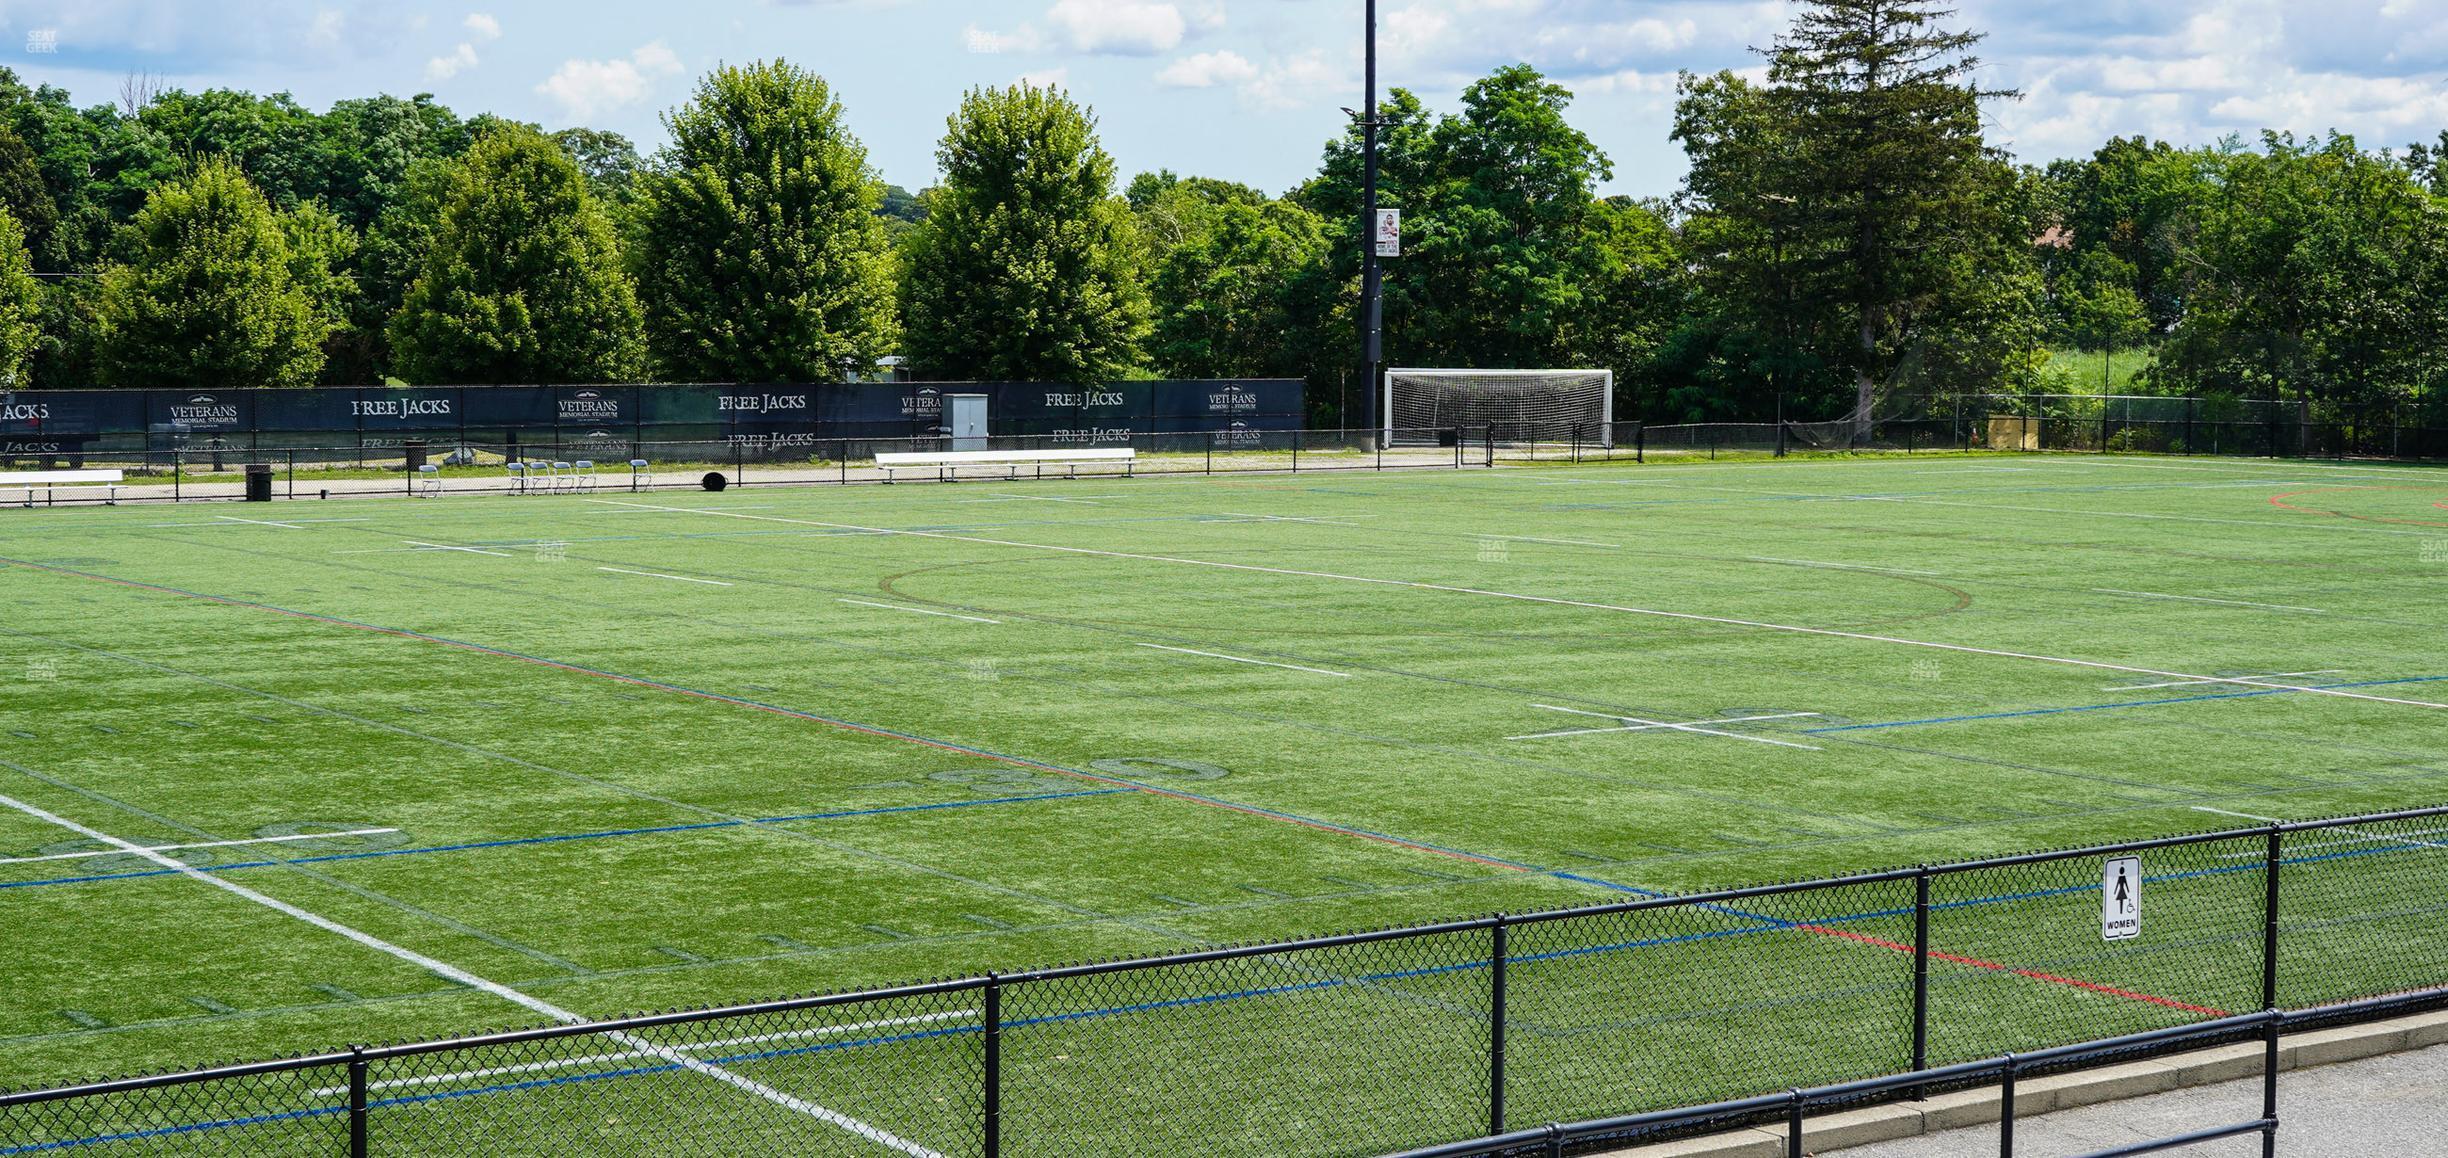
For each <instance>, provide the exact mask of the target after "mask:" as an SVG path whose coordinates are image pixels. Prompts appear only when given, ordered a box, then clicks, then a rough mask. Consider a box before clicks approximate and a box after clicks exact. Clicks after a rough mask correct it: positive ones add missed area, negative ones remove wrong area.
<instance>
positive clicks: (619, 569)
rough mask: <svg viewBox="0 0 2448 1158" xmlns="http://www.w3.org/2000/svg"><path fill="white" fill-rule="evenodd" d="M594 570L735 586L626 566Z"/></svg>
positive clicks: (685, 581)
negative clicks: (631, 568)
mask: <svg viewBox="0 0 2448 1158" xmlns="http://www.w3.org/2000/svg"><path fill="white" fill-rule="evenodd" d="M596 570H598V571H610V572H611V573H613V574H615V575H637V576H641V577H643V578H647V579H669V580H671V581H672V582H674V583H703V584H705V585H706V586H708V587H731V586H736V585H735V584H731V583H725V582H723V581H722V580H720V579H692V578H690V577H688V576H686V575H666V574H664V573H662V572H660V571H632V570H630V569H628V568H626V567H597V568H596Z"/></svg>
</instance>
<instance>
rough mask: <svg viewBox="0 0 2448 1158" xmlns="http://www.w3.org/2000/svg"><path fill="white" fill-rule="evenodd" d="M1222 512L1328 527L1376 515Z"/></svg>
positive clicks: (1260, 520)
mask: <svg viewBox="0 0 2448 1158" xmlns="http://www.w3.org/2000/svg"><path fill="white" fill-rule="evenodd" d="M1224 513H1225V514H1227V515H1230V516H1232V517H1233V518H1236V519H1248V520H1250V521H1252V522H1259V523H1323V524H1325V525H1327V526H1330V527H1341V526H1347V525H1349V523H1348V520H1351V519H1373V518H1376V517H1377V516H1375V515H1331V516H1327V517H1324V518H1306V519H1305V518H1297V517H1294V516H1292V515H1253V514H1249V513H1247V512H1244V511H1226V512H1224Z"/></svg>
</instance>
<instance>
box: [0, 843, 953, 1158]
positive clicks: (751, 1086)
mask: <svg viewBox="0 0 2448 1158" xmlns="http://www.w3.org/2000/svg"><path fill="white" fill-rule="evenodd" d="M0 806H6V807H8V808H13V809H16V810H17V811H19V812H22V813H24V814H26V815H27V816H31V817H33V818H34V819H36V820H40V821H43V822H45V823H48V824H53V825H57V826H58V827H60V828H64V829H67V830H68V831H70V832H73V833H76V834H77V835H79V836H82V837H86V838H88V839H91V840H98V841H101V842H102V843H104V844H108V845H114V846H116V847H117V848H118V849H119V850H120V851H121V852H126V853H132V854H134V855H136V856H140V857H143V858H145V859H146V860H149V861H152V862H154V863H155V864H158V865H160V866H162V867H163V868H166V869H169V870H171V871H173V872H176V873H178V874H179V875H181V876H184V877H187V878H189V879H191V880H194V881H197V882H199V883H202V884H206V885H210V886H212V887H213V888H216V889H220V890H222V891H223V892H226V893H229V894H231V895H233V896H236V897H238V898H240V899H242V900H247V901H252V902H254V903H255V904H258V905H262V906H263V907H265V908H267V909H270V910H272V911H273V912H276V913H279V914H281V915H283V916H287V917H293V918H296V919H297V920H300V921H304V922H305V923H307V924H309V925H312V926H314V927H315V928H318V929H321V930H323V931H324V932H326V933H331V934H334V935H337V936H340V937H345V938H347V939H348V940H351V941H354V942H356V943H357V944H359V945H362V946H365V947H366V948H368V949H372V950H374V951H375V952H377V953H382V954H385V955H387V956H391V957H395V958H397V959H399V960H401V961H405V962H407V963H409V964H411V965H414V966H416V967H418V968H420V969H423V970H425V971H426V972H428V973H432V974H433V975H435V976H437V977H440V978H442V979H444V980H446V981H452V982H456V983H458V984H460V985H464V986H467V987H468V988H470V989H476V990H480V991H482V992H485V993H489V994H492V995H493V996H495V997H498V998H500V999H502V1000H504V1001H507V1002H509V1003H511V1004H512V1005H516V1006H519V1007H520V1008H522V1009H526V1010H528V1011H530V1012H533V1013H539V1014H542V1015H543V1016H545V1017H548V1018H551V1019H552V1020H554V1021H557V1022H560V1023H562V1024H564V1025H585V1024H587V1023H588V1019H587V1018H585V1017H583V1016H580V1015H579V1014H576V1013H572V1012H570V1011H569V1010H566V1009H563V1008H561V1007H560V1006H558V1005H554V1004H553V1003H551V1002H549V1001H546V1000H544V999H542V998H540V997H532V996H529V995H527V994H525V993H521V992H519V991H518V990H516V989H512V988H510V987H509V986H507V985H503V984H501V983H500V982H497V981H490V980H487V979H485V978H483V977H479V976H477V975H476V974H473V973H470V972H468V971H467V970H465V969H461V968H459V967H458V966H456V965H452V964H449V963H448V962H444V961H439V960H436V959H434V958H432V957H428V956H426V955H424V954H423V953H419V952H417V951H416V950H414V949H409V948H405V947H403V946H399V945H394V944H392V943H391V942H389V941H385V940H383V939H382V938H380V937H377V936H374V935H373V934H371V933H366V932H361V931H359V930H357V929H353V928H350V927H349V926H347V925H343V924H341V923H340V922H338V921H335V920H332V919H331V918H329V917H325V916H322V915H320V914H317V913H312V912H308V911H307V910H305V909H301V908H299V907H297V906H296V905H293V904H290V903H289V902H287V901H283V900H278V899H275V898H273V897H270V896H266V895H265V894H263V893H259V892H256V891H255V890H253V889H250V888H248V887H246V886H245V885H242V884H239V883H238V882H236V881H233V880H229V879H227V878H225V877H221V876H217V875H215V874H212V873H208V872H203V871H201V870H199V869H197V868H195V867H194V866H192V865H189V864H187V863H185V862H183V861H178V860H173V859H171V858H170V857H166V856H163V855H162V854H160V853H158V852H155V851H153V850H151V849H148V848H146V847H144V846H143V845H140V844H135V843H132V842H129V841H125V840H121V839H119V838H118V837H115V836H112V835H110V834H109V833H106V832H103V831H101V830H100V829H95V828H88V827H86V826H84V825H82V824H78V823H77V822H75V821H73V820H70V819H68V818H67V817H64V816H60V815H57V814H56V813H51V812H46V811H44V810H43V809H41V808H38V807H36V806H34V805H31V804H28V803H26V802H24V801H22V800H18V799H16V798H14V797H10V796H5V795H0ZM604 1036H605V1037H607V1038H610V1039H611V1040H613V1041H616V1042H619V1043H620V1044H622V1045H625V1046H628V1047H629V1048H631V1049H634V1050H636V1051H638V1052H640V1053H642V1054H645V1055H647V1056H649V1057H653V1058H656V1059H658V1060H660V1061H665V1062H670V1063H672V1064H674V1065H677V1066H679V1067H681V1068H683V1069H686V1070H689V1071H691V1072H694V1073H699V1074H703V1075H705V1076H706V1077H709V1078H712V1079H714V1080H715V1081H718V1082H721V1083H723V1084H724V1085H728V1086H731V1087H733V1088H735V1089H740V1090H744V1091H746V1092H748V1093H751V1094H754V1095H756V1096H757V1097H760V1098H763V1099H765V1100H766V1101H768V1102H772V1103H773V1104H775V1105H777V1106H781V1107H783V1108H784V1109H788V1110H793V1111H796V1112H798V1113H802V1114H806V1115H808V1116H809V1117H812V1118H815V1119H817V1120H819V1121H822V1122H826V1123H829V1124H831V1125H834V1126H839V1127H840V1128H842V1129H844V1130H847V1131H849V1132H850V1133H853V1134H856V1135H858V1136H859V1137H862V1138H865V1139H867V1140H868V1141H870V1142H874V1143H876V1144H878V1145H881V1146H886V1147H890V1148H891V1149H894V1150H898V1151H900V1152H901V1153H903V1154H908V1155H910V1156H911V1158H944V1155H942V1154H940V1153H938V1152H936V1151H934V1150H930V1149H928V1148H926V1147H924V1146H921V1145H919V1144H917V1143H916V1142H912V1141H910V1140H908V1139H906V1138H903V1137H901V1136H899V1135H897V1134H893V1133H890V1132H887V1131H885V1130H882V1129H879V1128H877V1127H875V1126H870V1125H868V1124H867V1123H865V1122H862V1121H859V1120H858V1119H856V1118H853V1117H850V1116H849V1115H847V1114H842V1113H837V1112H835V1111H833V1110H828V1109H826V1108H825V1107H823V1106H820V1105H817V1104H816V1103H814V1102H810V1101H808V1100H806V1099H804V1098H799V1097H796V1096H793V1095H791V1094H786V1093H784V1092H782V1091H780V1090H777V1089H775V1088H773V1087H772V1086H768V1085H765V1084H764V1083H762V1082H758V1081H754V1080H751V1079H749V1078H744V1077H741V1076H740V1075H738V1074H735V1073H732V1072H731V1071H729V1070H726V1069H723V1068H722V1067H720V1066H716V1065H712V1064H709V1063H707V1062H703V1061H699V1060H698V1059H696V1058H693V1057H689V1056H688V1055H686V1054H683V1053H681V1052H679V1051H678V1050H674V1049H672V1048H670V1047H668V1046H663V1045H657V1044H656V1043H654V1042H651V1041H648V1040H646V1039H644V1038H642V1037H638V1036H637V1035H635V1034H630V1033H618V1032H615V1033H607V1034H605V1035H604Z"/></svg>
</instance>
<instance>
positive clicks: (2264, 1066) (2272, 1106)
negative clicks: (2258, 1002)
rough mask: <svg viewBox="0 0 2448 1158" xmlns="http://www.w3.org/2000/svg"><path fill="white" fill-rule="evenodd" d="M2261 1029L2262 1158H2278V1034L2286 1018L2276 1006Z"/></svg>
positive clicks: (2270, 1011)
mask: <svg viewBox="0 0 2448 1158" xmlns="http://www.w3.org/2000/svg"><path fill="white" fill-rule="evenodd" d="M2268 1012H2269V1024H2268V1025H2267V1026H2265V1027H2263V1028H2262V1030H2261V1118H2262V1120H2263V1121H2265V1122H2267V1123H2269V1124H2268V1125H2266V1126H2263V1127H2261V1158H2278V1034H2279V1031H2280V1030H2281V1029H2283V1028H2284V1022H2285V1020H2286V1018H2285V1016H2284V1015H2283V1014H2280V1013H2279V1012H2278V1011H2277V1010H2276V1009H2275V1008H2272V1009H2270V1010H2269V1011H2268Z"/></svg>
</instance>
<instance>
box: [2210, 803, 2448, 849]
mask: <svg viewBox="0 0 2448 1158" xmlns="http://www.w3.org/2000/svg"><path fill="white" fill-rule="evenodd" d="M2193 811H2195V812H2215V813H2217V814H2219V815H2220V816H2232V817H2235V818H2236V819H2238V820H2258V821H2260V822H2261V823H2263V824H2285V823H2286V822H2285V821H2283V820H2280V819H2278V818H2277V817H2275V816H2254V815H2253V814H2252V813H2249V812H2229V811H2227V810H2226V809H2224V808H2211V807H2209V806H2207V805H2202V804H2196V805H2194V806H2193ZM2335 831H2338V832H2351V833H2354V834H2355V835H2356V836H2359V837H2362V838H2363V839H2362V840H2361V841H2359V842H2354V843H2365V844H2368V843H2370V842H2372V841H2375V840H2385V841H2394V842H2396V843H2398V844H2410V845H2413V846H2415V847H2417V848H2448V844H2435V843H2433V842H2431V841H2428V840H2415V839H2412V838H2410V837H2403V836H2391V835H2389V834H2387V833H2385V832H2364V831H2362V830H2361V829H2357V828H2354V827H2351V826H2349V827H2346V828H2340V829H2336V830H2335ZM2309 847H2318V848H2326V847H2329V846H2328V845H2316V846H2309Z"/></svg>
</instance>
